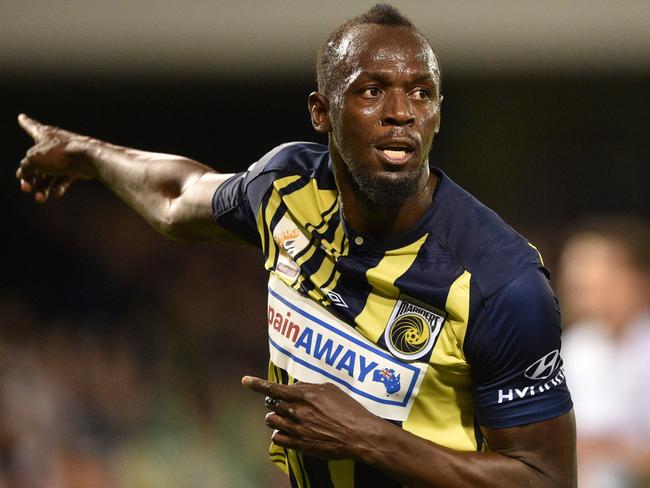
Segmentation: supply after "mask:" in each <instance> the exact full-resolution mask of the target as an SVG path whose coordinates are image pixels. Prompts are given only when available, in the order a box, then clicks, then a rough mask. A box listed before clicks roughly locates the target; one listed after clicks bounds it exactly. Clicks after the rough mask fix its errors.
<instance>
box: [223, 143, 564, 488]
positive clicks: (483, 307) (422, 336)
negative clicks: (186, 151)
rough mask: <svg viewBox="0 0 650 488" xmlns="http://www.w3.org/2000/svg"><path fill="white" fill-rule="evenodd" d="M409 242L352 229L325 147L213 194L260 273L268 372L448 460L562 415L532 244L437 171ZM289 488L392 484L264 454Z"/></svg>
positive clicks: (326, 464)
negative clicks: (350, 407)
mask: <svg viewBox="0 0 650 488" xmlns="http://www.w3.org/2000/svg"><path fill="white" fill-rule="evenodd" d="M432 170H433V171H435V173H436V175H437V177H438V184H437V187H436V189H435V193H434V195H433V199H432V202H431V204H430V206H429V207H428V209H427V210H426V212H425V213H424V215H423V216H422V217H421V219H420V221H419V222H418V223H417V224H416V225H415V226H414V227H413V228H412V229H410V230H408V231H407V232H404V233H399V234H394V235H391V236H389V237H387V238H382V239H377V238H374V237H373V236H370V235H362V234H359V233H358V232H356V231H355V230H354V229H351V228H349V227H348V226H346V223H345V221H344V219H343V216H342V213H341V211H340V205H339V194H338V190H337V187H336V184H335V181H334V176H333V173H332V163H331V160H330V158H329V153H328V150H327V147H325V146H322V145H320V144H313V143H291V144H285V145H283V146H280V147H278V148H276V149H274V150H273V151H271V152H269V153H268V154H267V155H265V156H264V157H263V158H262V159H261V160H259V161H258V162H257V163H255V164H253V165H252V166H251V167H250V168H249V169H248V171H246V172H243V173H240V174H237V175H235V176H233V177H232V178H230V179H229V180H227V181H226V182H225V183H224V184H223V185H221V186H220V187H219V189H218V190H217V192H216V193H215V196H214V199H213V212H214V216H215V219H216V221H217V222H218V224H219V225H221V226H222V227H224V228H225V229H227V230H229V231H231V232H233V233H235V234H237V235H239V236H240V237H241V238H243V239H245V240H247V241H249V242H250V243H252V244H254V245H256V246H259V247H260V248H261V250H262V252H263V253H264V258H265V267H266V269H267V270H268V271H269V273H270V279H269V286H268V310H267V311H268V316H267V327H268V335H269V351H270V362H269V378H270V379H271V380H272V381H275V382H279V383H284V384H291V383H293V382H296V381H303V382H313V383H324V382H331V383H334V384H336V385H337V386H338V387H340V388H341V389H342V390H343V391H345V392H346V393H348V394H349V395H350V396H352V397H353V398H354V399H356V400H357V401H359V402H360V403H361V404H362V405H364V406H365V407H366V408H367V409H368V410H369V411H370V412H372V413H374V414H375V415H378V416H380V417H382V418H384V419H386V420H387V421H390V422H393V423H395V424H396V425H399V426H401V427H402V428H403V429H405V430H407V431H410V432H412V433H413V434H415V435H417V436H419V437H422V438H424V439H428V440H429V441H432V442H434V443H437V444H440V445H442V446H446V447H449V448H452V449H456V450H464V451H473V450H474V451H475V450H484V449H488V448H489V446H486V444H485V443H484V442H483V439H482V436H481V432H480V429H479V426H485V427H489V428H506V427H513V426H518V425H524V424H530V423H533V422H539V421H542V420H547V419H550V418H553V417H557V416H559V415H562V414H564V413H566V412H567V411H569V410H570V409H571V407H572V403H571V398H570V395H569V392H568V390H567V388H566V383H565V381H564V372H563V369H562V362H561V359H560V356H559V350H560V317H559V310H558V304H557V300H556V299H555V297H554V296H553V292H552V290H551V288H550V284H549V281H548V272H547V271H546V269H545V268H544V267H543V263H542V259H541V257H540V255H539V253H538V252H537V250H536V249H535V248H534V247H533V246H532V245H531V244H529V243H528V242H527V241H526V239H524V238H523V237H522V236H520V235H519V234H517V233H516V232H515V231H514V230H512V229H511V228H510V227H509V226H507V225H506V224H505V223H504V222H503V221H502V220H501V219H500V218H499V217H498V216H497V215H496V214H495V213H494V212H493V211H491V210H490V209H488V208H487V207H485V206H484V205H482V204H481V203H480V202H479V201H477V200H476V199H475V198H474V197H472V196H471V195H470V194H469V193H467V192H466V191H465V190H463V189H462V188H460V187H459V186H458V185H456V184H455V183H454V182H453V181H452V180H451V179H450V178H449V177H448V176H447V175H445V174H444V173H443V172H442V171H440V170H438V169H432ZM270 457H271V460H272V461H273V462H274V463H276V464H277V465H278V466H280V467H281V468H282V469H284V470H285V471H286V472H287V473H288V475H289V477H290V480H291V483H292V486H299V487H320V486H324V487H336V488H338V487H354V486H356V487H360V486H363V487H365V486H382V487H383V486H388V487H390V486H399V484H398V483H396V482H395V481H392V480H391V479H390V478H388V477H387V476H386V475H384V474H383V473H381V472H379V471H378V470H375V469H374V468H372V467H370V466H367V465H364V464H362V463H359V462H354V461H351V460H336V461H326V460H322V459H316V458H313V457H311V456H308V455H304V454H302V453H300V452H297V451H294V450H291V449H284V448H281V447H279V446H276V445H274V444H272V445H271V448H270Z"/></svg>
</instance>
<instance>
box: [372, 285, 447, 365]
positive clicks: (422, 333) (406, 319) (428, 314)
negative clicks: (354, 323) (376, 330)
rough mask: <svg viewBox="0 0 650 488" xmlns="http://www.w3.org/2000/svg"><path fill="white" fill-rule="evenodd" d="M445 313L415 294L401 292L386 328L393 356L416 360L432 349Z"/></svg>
mask: <svg viewBox="0 0 650 488" xmlns="http://www.w3.org/2000/svg"><path fill="white" fill-rule="evenodd" d="M446 315H447V314H446V313H445V312H443V311H441V310H438V309H436V308H434V307H431V306H430V305H426V304H423V303H422V302H419V301H417V300H415V299H413V298H410V297H406V296H401V297H400V298H399V300H397V303H396V304H395V307H394V308H393V313H392V314H391V316H390V319H388V325H387V326H386V330H385V331H384V342H385V343H386V347H388V350H389V351H390V352H391V354H393V356H395V357H397V358H399V359H402V360H403V361H417V360H419V359H422V358H424V357H425V356H426V355H427V354H429V353H430V352H431V349H433V346H434V345H435V343H436V341H437V340H438V336H439V335H440V331H441V330H442V325H443V323H444V322H445V317H446Z"/></svg>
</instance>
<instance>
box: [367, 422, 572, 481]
mask: <svg viewBox="0 0 650 488" xmlns="http://www.w3.org/2000/svg"><path fill="white" fill-rule="evenodd" d="M384 424H385V425H382V426H381V427H380V428H379V429H378V431H377V433H376V436H377V439H376V443H375V446H376V447H375V449H371V450H365V449H360V451H361V452H360V456H359V458H360V460H361V461H363V462H366V463H367V464H370V465H372V466H375V467H376V468H378V469H379V470H381V471H383V472H385V473H386V474H388V475H389V476H391V477H393V478H394V479H396V480H398V481H399V482H401V483H404V484H406V485H407V486H409V487H446V486H453V487H458V488H462V487H468V488H469V487H475V486H482V487H486V488H489V487H513V488H514V487H522V486H528V487H540V488H542V487H548V488H563V487H567V488H569V487H575V486H577V481H576V457H575V422H574V417H573V412H569V413H566V414H564V415H562V416H560V417H557V418H555V419H551V420H546V421H543V422H539V423H535V424H531V425H526V426H522V427H514V428H509V429H499V430H495V429H484V435H485V438H486V440H487V443H488V446H489V451H486V452H460V451H454V450H452V449H448V448H445V447H442V446H439V445H436V444H433V443H431V442H428V441H425V440H424V439H422V438H420V437H417V436H415V435H413V434H411V433H409V432H406V431H404V430H402V429H400V428H399V427H397V426H395V425H393V424H390V423H388V422H385V423H384Z"/></svg>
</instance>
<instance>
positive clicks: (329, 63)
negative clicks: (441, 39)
mask: <svg viewBox="0 0 650 488" xmlns="http://www.w3.org/2000/svg"><path fill="white" fill-rule="evenodd" d="M382 26H383V27H397V28H402V29H405V30H408V31H411V32H412V33H413V34H414V35H415V36H417V37H419V38H420V39H421V40H422V43H423V53H424V52H426V56H428V57H429V58H430V63H429V64H430V65H431V67H432V71H433V73H434V76H435V77H436V83H437V85H438V90H440V68H439V65H438V60H437V58H436V55H435V53H434V51H433V48H432V47H431V43H430V42H429V40H428V39H427V38H426V37H425V36H424V35H423V34H422V33H421V32H420V31H419V30H418V29H417V28H416V27H415V25H413V23H412V22H411V21H410V20H409V19H408V18H406V17H404V16H403V15H402V14H401V13H400V12H399V10H397V9H396V8H395V7H393V6H391V5H387V4H377V5H375V6H374V7H372V8H371V9H370V10H368V11H367V12H365V13H363V14H361V15H358V16H356V17H354V18H352V19H350V20H348V21H347V22H345V23H344V24H342V25H340V26H339V27H338V28H336V29H335V30H334V31H333V32H332V33H331V34H330V35H329V36H328V37H327V39H326V40H325V41H324V42H323V44H322V45H321V47H320V50H319V52H318V58H317V61H316V78H317V82H318V91H319V92H321V93H322V94H323V95H325V96H326V97H327V98H328V99H330V101H331V102H333V103H334V104H338V102H339V101H340V96H341V94H342V92H344V91H345V88H346V86H348V85H349V84H350V82H351V81H353V80H352V79H351V78H353V77H354V74H355V73H354V68H353V66H352V65H353V64H354V63H351V61H352V60H354V58H355V55H356V54H357V52H358V50H359V49H360V48H362V46H363V45H364V44H365V42H363V41H364V39H365V38H367V37H369V36H372V35H373V34H374V33H375V32H376V29H377V28H378V27H382Z"/></svg>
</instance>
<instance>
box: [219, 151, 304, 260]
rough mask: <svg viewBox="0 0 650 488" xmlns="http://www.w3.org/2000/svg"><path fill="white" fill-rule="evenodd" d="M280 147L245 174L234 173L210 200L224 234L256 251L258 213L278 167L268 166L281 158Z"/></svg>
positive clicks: (258, 242)
mask: <svg viewBox="0 0 650 488" xmlns="http://www.w3.org/2000/svg"><path fill="white" fill-rule="evenodd" d="M290 145H291V144H283V145H281V146H278V147H276V148H274V149H273V150H271V151H270V152H268V153H266V154H265V155H264V156H263V157H262V158H261V159H260V160H259V161H257V162H255V163H253V164H252V165H251V166H250V167H249V168H248V169H247V170H246V171H243V172H241V173H236V174H235V175H233V176H232V177H230V178H228V179H227V180H226V181H224V182H223V183H222V184H221V185H219V187H218V188H217V190H216V191H215V193H214V195H213V197H212V216H213V218H214V220H215V222H216V223H217V224H218V225H219V226H221V227H223V228H224V229H226V230H227V231H229V232H231V233H233V234H235V235H236V236H238V237H240V238H242V239H243V240H245V241H246V242H249V243H251V244H253V245H255V246H257V247H261V241H260V235H259V232H258V229H257V211H258V209H259V207H260V204H261V202H262V199H263V197H264V195H265V194H266V193H267V191H268V190H269V189H270V188H271V185H272V184H273V180H274V174H275V172H277V170H278V165H277V164H274V165H271V164H269V163H270V162H271V161H273V160H275V162H276V163H277V159H278V158H279V157H280V158H281V156H282V154H281V153H282V152H283V150H284V149H285V148H287V147H289V146H290Z"/></svg>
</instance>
